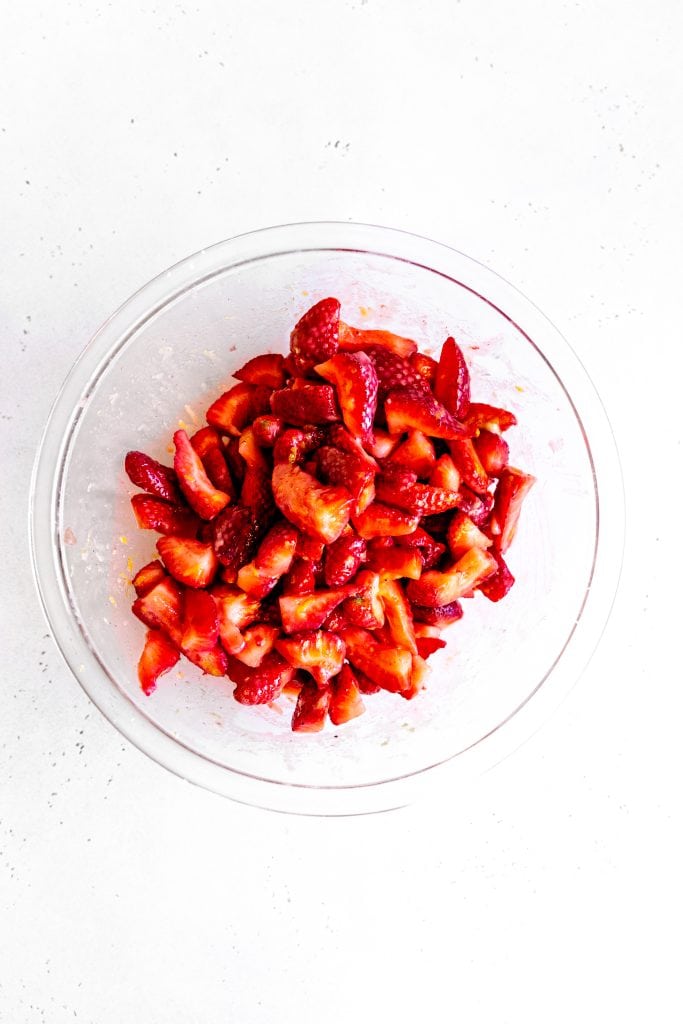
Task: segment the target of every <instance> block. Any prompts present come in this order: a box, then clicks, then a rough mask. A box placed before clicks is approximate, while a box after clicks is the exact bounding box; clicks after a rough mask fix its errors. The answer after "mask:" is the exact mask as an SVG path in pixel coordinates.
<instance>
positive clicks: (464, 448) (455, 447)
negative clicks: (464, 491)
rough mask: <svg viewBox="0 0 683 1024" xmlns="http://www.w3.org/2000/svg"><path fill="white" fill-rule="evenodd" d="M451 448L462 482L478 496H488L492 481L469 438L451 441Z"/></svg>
mask: <svg viewBox="0 0 683 1024" xmlns="http://www.w3.org/2000/svg"><path fill="white" fill-rule="evenodd" d="M449 448H450V451H451V458H452V459H453V462H454V464H455V467H456V469H457V470H458V472H459V473H460V478H461V480H462V482H463V483H464V484H466V485H467V486H468V487H469V488H470V489H471V490H473V491H474V492H475V493H476V494H486V492H487V491H488V488H489V484H490V483H491V481H490V480H489V478H488V475H487V473H486V470H485V469H484V467H483V466H482V464H481V461H480V459H479V456H478V454H477V449H476V448H475V447H474V445H473V444H472V441H471V439H470V438H469V437H468V438H465V439H464V440H463V441H451V443H450V445H449Z"/></svg>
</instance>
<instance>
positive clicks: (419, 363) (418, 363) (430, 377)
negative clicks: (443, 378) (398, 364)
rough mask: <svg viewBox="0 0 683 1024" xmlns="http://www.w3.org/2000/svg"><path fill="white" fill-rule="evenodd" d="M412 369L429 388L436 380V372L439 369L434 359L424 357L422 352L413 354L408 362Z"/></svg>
mask: <svg viewBox="0 0 683 1024" xmlns="http://www.w3.org/2000/svg"><path fill="white" fill-rule="evenodd" d="M408 362H409V363H410V365H411V366H412V368H413V369H414V370H415V371H416V372H417V373H419V374H420V376H421V377H422V378H423V380H424V381H425V383H426V384H428V385H429V387H430V388H431V387H433V385H434V380H435V378H436V371H437V370H438V368H439V364H438V363H437V361H436V359H432V357H431V356H428V355H425V354H424V352H413V354H412V356H411V357H410V359H409V360H408Z"/></svg>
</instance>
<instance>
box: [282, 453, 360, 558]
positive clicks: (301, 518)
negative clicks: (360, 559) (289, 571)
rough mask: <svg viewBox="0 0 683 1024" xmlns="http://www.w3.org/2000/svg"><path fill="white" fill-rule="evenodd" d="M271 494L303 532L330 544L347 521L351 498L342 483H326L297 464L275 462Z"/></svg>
mask: <svg viewBox="0 0 683 1024" xmlns="http://www.w3.org/2000/svg"><path fill="white" fill-rule="evenodd" d="M273 495H274V497H275V502H276V503H277V506H278V508H279V509H280V511H281V512H282V514H283V515H284V516H285V518H286V519H288V520H289V521H290V522H291V523H293V524H294V526H297V527H298V528H299V529H300V530H301V531H302V532H303V533H306V534H309V535H310V536H312V537H317V538H318V539H319V540H322V541H324V542H325V543H326V544H331V543H332V541H334V540H336V539H337V537H339V535H340V534H341V532H342V530H343V529H344V527H345V526H346V524H347V523H348V521H349V516H350V515H351V508H352V506H353V498H352V497H351V495H350V493H349V492H348V491H347V490H346V488H345V487H328V486H325V485H324V484H321V483H319V482H318V481H317V480H316V479H315V477H313V476H311V475H310V474H309V473H305V472H304V471H303V470H302V469H300V468H299V467H298V466H292V465H286V464H281V465H276V466H275V468H274V470H273Z"/></svg>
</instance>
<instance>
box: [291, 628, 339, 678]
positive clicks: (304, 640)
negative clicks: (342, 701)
mask: <svg viewBox="0 0 683 1024" xmlns="http://www.w3.org/2000/svg"><path fill="white" fill-rule="evenodd" d="M275 648H276V650H278V651H279V652H280V654H281V655H282V657H283V658H285V659H286V660H287V661H288V662H289V664H290V665H291V666H292V667H293V668H297V669H305V671H306V672H309V673H310V674H311V675H312V676H313V678H314V680H315V681H316V683H317V684H318V686H326V685H327V684H328V683H329V681H330V679H331V678H332V676H336V675H337V673H338V672H339V671H340V669H341V667H342V665H343V663H344V654H345V653H346V647H345V645H344V642H343V641H342V640H340V639H339V637H338V636H335V634H334V633H328V632H327V630H324V629H318V630H306V631H305V632H303V633H297V634H296V636H290V637H281V638H280V639H279V640H276V642H275Z"/></svg>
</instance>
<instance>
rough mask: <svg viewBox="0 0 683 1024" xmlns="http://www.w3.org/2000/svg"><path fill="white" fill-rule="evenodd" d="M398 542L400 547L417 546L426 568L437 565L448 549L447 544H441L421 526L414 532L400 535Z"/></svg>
mask: <svg viewBox="0 0 683 1024" xmlns="http://www.w3.org/2000/svg"><path fill="white" fill-rule="evenodd" d="M396 543H397V544H398V545H399V546H400V547H406V548H417V549H418V550H419V552H420V554H421V555H422V561H423V563H424V568H425V569H431V568H432V566H434V565H436V563H437V562H438V561H439V559H440V558H441V556H442V555H443V554H444V552H445V551H446V547H445V545H444V544H440V543H439V541H438V540H434V538H433V537H432V536H431V534H429V533H427V531H426V530H423V529H422V527H421V526H420V527H418V528H417V529H416V530H414V531H413V532H412V533H409V534H407V535H406V536H403V537H399V538H398V539H397V541H396Z"/></svg>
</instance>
